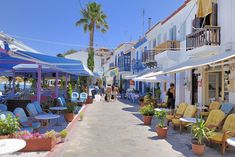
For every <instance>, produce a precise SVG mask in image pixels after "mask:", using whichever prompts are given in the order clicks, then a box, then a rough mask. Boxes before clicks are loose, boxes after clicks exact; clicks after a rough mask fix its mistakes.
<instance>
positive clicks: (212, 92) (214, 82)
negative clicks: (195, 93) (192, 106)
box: [207, 72, 222, 104]
mask: <svg viewBox="0 0 235 157" xmlns="http://www.w3.org/2000/svg"><path fill="white" fill-rule="evenodd" d="M207 89H208V90H207V91H208V92H207V102H208V104H209V103H211V102H213V101H220V100H221V98H222V72H209V73H208V80H207Z"/></svg>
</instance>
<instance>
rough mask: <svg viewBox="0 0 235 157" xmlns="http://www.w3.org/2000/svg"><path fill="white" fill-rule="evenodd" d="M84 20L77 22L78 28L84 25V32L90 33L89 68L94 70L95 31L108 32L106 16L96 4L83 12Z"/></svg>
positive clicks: (92, 3) (89, 5)
mask: <svg viewBox="0 0 235 157" xmlns="http://www.w3.org/2000/svg"><path fill="white" fill-rule="evenodd" d="M81 14H82V18H81V19H80V20H79V21H77V22H76V26H81V25H83V30H84V32H87V31H88V32H89V51H88V59H87V66H88V68H89V69H90V70H91V71H93V70H94V34H95V30H96V29H97V30H100V31H101V32H102V33H105V32H106V31H107V30H108V24H107V22H106V18H107V16H106V14H105V13H104V12H103V11H102V9H101V5H100V4H98V3H96V2H90V3H88V4H87V6H86V9H82V10H81Z"/></svg>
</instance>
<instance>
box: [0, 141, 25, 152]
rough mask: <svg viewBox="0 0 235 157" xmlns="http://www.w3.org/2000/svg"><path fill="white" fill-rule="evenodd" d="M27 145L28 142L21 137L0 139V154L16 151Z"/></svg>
mask: <svg viewBox="0 0 235 157" xmlns="http://www.w3.org/2000/svg"><path fill="white" fill-rule="evenodd" d="M25 146H26V142H25V141H24V140H21V139H2V140H0V155H2V154H8V153H14V152H17V151H19V150H21V149H23V148H24V147H25Z"/></svg>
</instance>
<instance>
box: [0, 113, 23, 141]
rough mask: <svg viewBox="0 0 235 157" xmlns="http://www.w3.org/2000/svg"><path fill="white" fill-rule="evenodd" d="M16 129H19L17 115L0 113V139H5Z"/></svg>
mask: <svg viewBox="0 0 235 157" xmlns="http://www.w3.org/2000/svg"><path fill="white" fill-rule="evenodd" d="M18 130H20V124H19V122H18V119H17V117H13V116H12V115H10V114H8V115H7V116H5V115H4V114H1V115H0V139H6V138H8V137H9V136H11V135H12V134H13V133H15V132H16V131H18Z"/></svg>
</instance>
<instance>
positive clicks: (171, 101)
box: [166, 83, 175, 114]
mask: <svg viewBox="0 0 235 157" xmlns="http://www.w3.org/2000/svg"><path fill="white" fill-rule="evenodd" d="M166 95H167V96H168V100H167V106H168V108H169V109H171V113H172V114H173V113H174V109H175V85H174V83H171V84H170V88H169V89H168V91H167V93H166Z"/></svg>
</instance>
